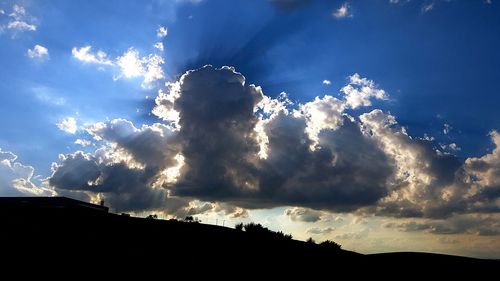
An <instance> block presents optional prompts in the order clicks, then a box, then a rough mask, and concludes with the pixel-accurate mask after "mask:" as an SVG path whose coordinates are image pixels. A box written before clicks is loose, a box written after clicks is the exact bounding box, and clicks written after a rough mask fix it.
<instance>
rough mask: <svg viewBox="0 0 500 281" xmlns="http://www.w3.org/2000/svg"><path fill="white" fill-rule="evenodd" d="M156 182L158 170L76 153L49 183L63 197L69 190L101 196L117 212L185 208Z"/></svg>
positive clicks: (64, 162)
mask: <svg viewBox="0 0 500 281" xmlns="http://www.w3.org/2000/svg"><path fill="white" fill-rule="evenodd" d="M155 179H156V171H155V170H152V169H150V168H145V169H134V168H130V167H129V166H128V165H127V164H126V163H124V162H119V163H105V162H103V159H98V158H97V157H96V156H94V155H91V154H85V153H83V152H76V153H74V154H69V155H67V156H66V157H65V159H63V162H62V163H61V164H60V165H58V166H57V168H56V170H55V171H54V173H53V175H52V176H51V177H50V179H49V183H50V185H51V186H53V187H54V188H55V189H56V191H61V192H62V193H63V194H64V193H65V192H66V191H82V192H86V193H87V194H100V195H101V196H102V197H101V199H104V200H105V201H106V203H107V204H109V205H110V206H112V208H113V209H114V210H116V211H144V210H153V209H160V208H172V209H173V210H175V209H177V208H180V207H184V205H185V204H186V203H185V201H184V200H180V201H179V202H177V201H176V200H174V199H170V198H168V193H167V191H166V190H164V189H162V188H158V189H156V188H151V186H152V184H153V182H154V181H155ZM66 194H68V195H72V194H71V193H66ZM73 195H74V194H73ZM72 197H74V196H72ZM167 203H168V204H167Z"/></svg>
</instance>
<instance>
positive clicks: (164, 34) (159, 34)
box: [156, 26, 168, 38]
mask: <svg viewBox="0 0 500 281" xmlns="http://www.w3.org/2000/svg"><path fill="white" fill-rule="evenodd" d="M167 34H168V29H167V28H166V27H164V26H160V27H159V28H158V30H157V31H156V36H157V37H159V38H165V37H167Z"/></svg>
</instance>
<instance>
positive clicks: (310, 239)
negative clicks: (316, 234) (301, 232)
mask: <svg viewBox="0 0 500 281" xmlns="http://www.w3.org/2000/svg"><path fill="white" fill-rule="evenodd" d="M306 242H307V243H311V244H316V241H314V239H312V237H309V239H307V241H306Z"/></svg>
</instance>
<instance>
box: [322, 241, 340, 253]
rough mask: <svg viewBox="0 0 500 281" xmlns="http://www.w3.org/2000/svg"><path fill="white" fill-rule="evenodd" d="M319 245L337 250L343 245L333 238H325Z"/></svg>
mask: <svg viewBox="0 0 500 281" xmlns="http://www.w3.org/2000/svg"><path fill="white" fill-rule="evenodd" d="M319 245H320V246H321V247H322V248H324V249H329V250H335V251H338V250H340V248H341V247H342V246H341V245H340V244H338V243H336V242H334V241H332V240H325V241H323V242H321V243H320V244H319Z"/></svg>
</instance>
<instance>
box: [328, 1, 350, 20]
mask: <svg viewBox="0 0 500 281" xmlns="http://www.w3.org/2000/svg"><path fill="white" fill-rule="evenodd" d="M332 16H334V17H335V18H337V19H343V18H350V17H352V11H351V6H350V5H349V3H348V2H345V3H344V4H342V6H340V7H339V8H338V9H336V10H334V11H333V13H332Z"/></svg>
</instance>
